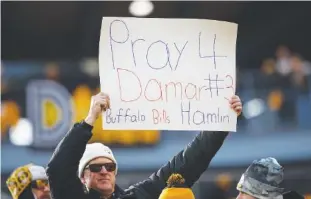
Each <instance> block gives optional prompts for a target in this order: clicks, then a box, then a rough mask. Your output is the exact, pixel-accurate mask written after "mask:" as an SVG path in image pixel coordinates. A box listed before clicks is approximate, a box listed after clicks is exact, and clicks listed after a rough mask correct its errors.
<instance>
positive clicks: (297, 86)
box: [290, 55, 309, 94]
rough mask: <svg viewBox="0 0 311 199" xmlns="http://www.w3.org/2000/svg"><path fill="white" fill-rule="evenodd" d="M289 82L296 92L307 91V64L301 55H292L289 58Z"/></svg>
mask: <svg viewBox="0 0 311 199" xmlns="http://www.w3.org/2000/svg"><path fill="white" fill-rule="evenodd" d="M290 66H291V73H290V82H291V85H292V88H293V89H294V90H295V91H296V92H298V93H297V94H307V93H308V92H309V87H308V77H307V75H308V72H309V71H308V70H309V69H308V67H309V66H308V65H307V63H306V62H304V60H303V59H302V57H300V56H299V55H294V56H292V57H291V58H290Z"/></svg>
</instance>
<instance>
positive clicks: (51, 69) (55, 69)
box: [45, 62, 60, 81]
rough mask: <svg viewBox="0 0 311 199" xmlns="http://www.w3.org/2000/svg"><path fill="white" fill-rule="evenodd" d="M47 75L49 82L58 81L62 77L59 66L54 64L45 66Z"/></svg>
mask: <svg viewBox="0 0 311 199" xmlns="http://www.w3.org/2000/svg"><path fill="white" fill-rule="evenodd" d="M45 75H46V78H47V79H49V80H53V81H58V80H59V77H60V71H59V66H58V65H57V64H56V63H54V62H51V63H48V64H47V65H46V66H45Z"/></svg>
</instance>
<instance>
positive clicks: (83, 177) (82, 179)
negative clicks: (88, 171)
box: [80, 171, 86, 184]
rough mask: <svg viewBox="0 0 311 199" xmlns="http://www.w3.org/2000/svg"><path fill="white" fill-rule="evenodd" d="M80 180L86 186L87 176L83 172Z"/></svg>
mask: <svg viewBox="0 0 311 199" xmlns="http://www.w3.org/2000/svg"><path fill="white" fill-rule="evenodd" d="M80 180H81V182H82V183H83V184H85V182H86V181H85V174H84V171H83V173H82V177H81V178H80Z"/></svg>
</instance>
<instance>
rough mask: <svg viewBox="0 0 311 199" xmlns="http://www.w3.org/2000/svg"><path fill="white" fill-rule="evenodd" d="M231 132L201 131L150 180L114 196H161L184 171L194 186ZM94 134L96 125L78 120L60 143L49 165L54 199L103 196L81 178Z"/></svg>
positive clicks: (137, 198) (125, 198)
mask: <svg viewBox="0 0 311 199" xmlns="http://www.w3.org/2000/svg"><path fill="white" fill-rule="evenodd" d="M227 135H228V132H201V133H199V134H198V135H197V136H196V138H195V139H194V140H193V141H192V142H191V143H190V144H188V145H187V146H186V147H185V149H184V150H182V151H181V152H179V153H178V154H177V155H176V156H174V157H173V158H172V159H171V160H170V161H169V162H168V163H167V164H166V165H164V166H163V167H161V168H160V169H159V170H158V171H157V172H155V173H153V174H152V175H151V176H150V177H149V178H147V179H146V180H144V181H142V182H139V183H137V184H134V185H132V186H130V187H129V188H128V189H126V190H122V189H121V188H119V187H118V186H117V185H116V187H115V192H114V194H113V196H112V198H113V199H158V197H159V195H160V193H161V191H162V190H163V189H164V188H165V186H166V181H167V179H168V178H169V176H170V175H171V174H172V173H180V174H181V175H182V176H183V177H184V178H185V180H186V184H187V185H188V186H189V187H191V186H192V185H193V184H194V183H195V182H196V181H197V180H198V179H199V177H200V176H201V174H202V173H203V172H204V171H205V170H206V169H207V167H208V165H209V163H210V162H211V160H212V158H213V157H214V156H215V154H216V153H217V151H218V150H219V148H220V147H221V145H222V144H223V141H224V139H225V138H226V136H227ZM91 137H92V126H90V125H88V124H87V123H85V122H81V123H76V124H75V125H74V126H73V128H72V129H71V130H70V131H69V132H68V133H67V135H66V136H65V137H64V138H63V140H62V141H61V142H60V143H59V145H58V146H57V148H56V150H55V152H54V154H53V156H52V158H51V160H50V162H49V164H48V167H47V170H46V171H47V175H48V179H49V183H50V189H51V194H52V197H53V198H54V199H99V198H100V195H99V193H97V192H96V191H94V190H90V191H89V192H85V189H84V185H83V184H82V183H81V181H80V179H79V178H78V175H77V171H78V165H79V161H80V158H81V157H82V155H83V153H84V150H85V147H86V144H87V143H88V141H89V140H90V138H91Z"/></svg>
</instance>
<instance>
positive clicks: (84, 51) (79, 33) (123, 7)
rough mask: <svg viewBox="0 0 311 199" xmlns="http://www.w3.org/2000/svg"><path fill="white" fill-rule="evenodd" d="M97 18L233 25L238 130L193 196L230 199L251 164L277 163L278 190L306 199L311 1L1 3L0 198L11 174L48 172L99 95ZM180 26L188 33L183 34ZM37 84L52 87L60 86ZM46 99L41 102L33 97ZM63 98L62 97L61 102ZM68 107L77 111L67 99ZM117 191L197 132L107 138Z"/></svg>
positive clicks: (310, 182) (310, 168) (108, 134)
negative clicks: (30, 166)
mask: <svg viewBox="0 0 311 199" xmlns="http://www.w3.org/2000/svg"><path fill="white" fill-rule="evenodd" d="M103 16H146V17H164V18H205V19H215V20H225V21H231V22H236V23H238V24H239V32H238V40H237V70H238V74H237V76H238V78H237V81H238V82H237V94H238V95H240V97H241V98H242V100H243V102H244V113H243V115H242V116H241V117H240V118H239V121H238V132H237V133H232V134H230V136H229V137H228V138H227V140H226V142H225V144H224V145H223V148H221V150H220V151H219V153H218V154H217V156H216V157H215V158H214V159H213V161H212V164H211V167H210V169H208V170H207V171H206V172H205V173H204V175H203V176H202V177H201V179H200V181H199V182H198V183H196V185H195V186H194V187H193V190H194V191H195V193H196V195H197V198H199V199H203V198H204V199H205V198H217V199H222V198H223V199H225V198H226V199H228V198H233V197H234V196H236V195H237V191H236V190H235V186H236V182H237V181H238V180H239V178H240V176H241V174H242V172H243V171H244V170H245V169H246V167H247V166H248V165H249V164H250V163H251V162H252V160H254V159H256V158H261V157H267V156H273V157H275V158H277V159H278V160H279V161H280V163H281V164H282V165H283V166H284V167H285V181H284V187H286V188H288V189H295V190H297V191H300V192H301V193H303V194H305V195H306V198H311V63H310V61H311V38H310V35H311V23H310V20H311V2H160V1H157V2H145V3H141V4H140V3H137V2H130V1H128V2H24V1H22V2H3V1H2V2H1V51H2V52H1V185H2V188H1V196H2V198H11V197H10V196H9V195H8V190H7V188H6V186H5V180H6V178H7V177H8V175H9V174H10V172H12V171H13V170H14V169H15V168H16V167H18V166H20V165H23V164H27V163H29V162H34V163H36V164H40V165H46V164H47V162H48V160H49V158H50V156H51V154H52V151H53V149H54V148H55V146H56V144H57V143H58V142H59V140H60V139H61V138H62V137H63V136H64V134H65V133H66V131H67V130H68V128H69V127H70V125H71V124H72V123H71V122H72V121H79V120H80V119H82V118H83V117H85V116H86V113H87V111H88V105H89V99H90V96H91V95H92V94H93V93H96V92H98V91H99V77H98V65H97V56H98V40H99V33H100V25H101V18H102V17H103ZM185 28H186V27H185ZM37 80H52V81H54V82H57V84H51V83H46V82H45V83H44V82H42V81H39V82H38V81H37ZM39 90H40V91H42V90H43V91H45V92H44V93H46V94H49V96H50V98H46V99H44V98H41V100H42V105H40V106H39V105H38V104H37V103H36V102H37V100H38V99H39V97H40V96H39V94H38V93H39V92H38V91H39ZM57 93H61V96H59V95H57ZM68 98H70V99H72V101H73V102H74V103H73V106H70V105H69V104H68V103H67V104H66V101H68ZM94 133H95V135H94V136H93V138H92V141H100V142H103V143H105V144H107V145H109V146H111V147H112V148H113V151H114V153H115V155H116V157H117V160H118V161H119V163H120V166H119V168H120V171H121V172H119V174H118V178H117V182H118V184H120V185H121V186H122V187H126V186H128V185H129V184H131V183H134V182H137V181H139V180H142V179H144V178H146V177H147V176H149V174H151V172H153V171H155V170H156V169H157V168H159V167H160V166H161V165H162V164H164V163H165V162H166V161H167V160H169V159H170V158H171V157H172V156H173V155H174V154H175V153H176V152H178V151H179V150H181V149H182V148H183V147H184V146H185V145H186V144H187V143H188V142H190V141H191V140H192V139H193V137H194V136H195V134H196V133H197V132H167V131H164V132H158V131H139V132H135V131H119V132H113V131H103V130H101V122H100V121H99V123H98V124H96V126H95V129H94Z"/></svg>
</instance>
